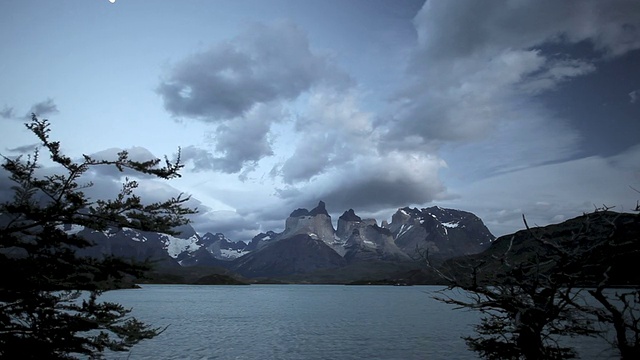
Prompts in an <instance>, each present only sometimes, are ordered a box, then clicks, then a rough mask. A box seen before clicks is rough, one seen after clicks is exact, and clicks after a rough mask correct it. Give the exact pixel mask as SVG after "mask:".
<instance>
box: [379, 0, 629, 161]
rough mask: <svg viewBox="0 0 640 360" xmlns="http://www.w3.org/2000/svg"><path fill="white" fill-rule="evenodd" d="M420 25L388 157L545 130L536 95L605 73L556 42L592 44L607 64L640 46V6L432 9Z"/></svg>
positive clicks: (523, 4)
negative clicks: (510, 130)
mask: <svg viewBox="0 0 640 360" xmlns="http://www.w3.org/2000/svg"><path fill="white" fill-rule="evenodd" d="M414 24H415V27H416V30H417V32H418V44H417V47H416V48H415V49H414V50H413V52H412V54H411V55H410V62H409V65H408V67H407V77H406V84H407V85H406V86H405V87H404V88H403V89H401V90H400V91H398V92H397V93H396V96H395V97H393V106H392V108H393V110H392V111H390V114H392V115H390V116H388V117H387V118H386V119H385V120H384V121H381V122H380V123H379V124H378V125H379V126H382V127H385V128H387V129H388V134H387V136H385V137H384V142H383V144H382V147H381V148H382V149H406V148H407V144H410V147H413V148H415V147H417V146H422V147H424V148H435V149H438V148H439V147H440V146H442V144H448V143H452V142H453V143H456V142H457V143H469V142H476V141H482V140H485V139H488V138H490V137H491V135H492V134H493V133H494V132H495V131H496V130H497V129H500V128H501V127H503V126H504V123H506V122H518V123H522V124H536V125H540V126H543V128H546V125H545V124H546V123H545V121H540V120H541V119H539V118H538V116H539V115H540V112H539V111H538V109H537V107H538V106H539V104H538V103H536V102H537V101H538V102H539V101H541V100H540V98H538V97H532V95H536V96H537V95H540V94H543V93H545V92H550V91H552V90H557V89H558V88H559V85H560V84H564V83H566V82H568V81H571V80H574V79H577V78H579V77H583V76H585V75H587V74H593V73H595V72H596V71H597V66H598V65H599V64H597V63H596V61H595V60H594V58H593V57H590V58H586V59H585V58H575V57H572V55H573V54H569V53H562V52H558V50H560V49H561V48H559V47H555V48H554V52H550V51H547V50H548V48H549V46H548V44H562V45H563V46H564V48H565V49H566V48H567V45H571V44H576V43H588V44H590V48H591V50H592V52H593V53H595V54H596V55H597V56H596V58H595V59H596V60H598V61H604V60H603V59H611V58H613V57H616V56H620V55H622V54H625V53H627V52H629V51H631V50H634V49H638V48H640V3H639V2H637V1H625V0H620V1H610V2H609V1H607V2H603V1H597V0H589V1H578V0H575V1H574V0H571V1H553V0H542V1H538V0H535V1H534V0H529V1H519V2H510V1H506V0H505V1H492V2H489V3H480V2H476V1H472V0H470V1H467V0H463V1H455V2H449V1H428V2H426V3H425V4H424V6H423V8H422V9H421V10H420V12H419V13H418V14H417V16H416V17H415V19H414ZM557 120H558V119H557V117H551V118H549V119H547V123H548V122H552V121H557ZM551 128H552V127H551V126H550V127H549V129H551ZM568 136H569V137H571V138H575V135H574V134H568ZM545 155H547V156H548V157H549V158H548V159H547V160H548V161H552V160H554V154H552V153H550V152H548V153H547V154H545Z"/></svg>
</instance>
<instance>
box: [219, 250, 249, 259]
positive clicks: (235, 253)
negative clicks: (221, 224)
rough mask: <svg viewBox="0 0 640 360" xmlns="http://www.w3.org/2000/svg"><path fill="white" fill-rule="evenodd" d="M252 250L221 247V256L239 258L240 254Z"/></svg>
mask: <svg viewBox="0 0 640 360" xmlns="http://www.w3.org/2000/svg"><path fill="white" fill-rule="evenodd" d="M249 252H250V251H245V250H233V249H220V256H221V257H222V258H225V259H237V258H239V257H240V256H243V255H246V254H248V253H249Z"/></svg>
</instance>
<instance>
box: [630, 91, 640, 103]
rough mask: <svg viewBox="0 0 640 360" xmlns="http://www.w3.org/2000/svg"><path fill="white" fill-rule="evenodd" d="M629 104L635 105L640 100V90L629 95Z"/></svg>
mask: <svg viewBox="0 0 640 360" xmlns="http://www.w3.org/2000/svg"><path fill="white" fill-rule="evenodd" d="M629 98H630V100H629V102H630V103H632V104H635V103H636V102H637V101H638V100H640V89H638V90H633V91H632V92H630V93H629Z"/></svg>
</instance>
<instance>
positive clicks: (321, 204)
mask: <svg viewBox="0 0 640 360" xmlns="http://www.w3.org/2000/svg"><path fill="white" fill-rule="evenodd" d="M320 214H322V215H327V216H329V213H328V212H327V209H326V208H325V204H324V201H320V202H319V203H318V206H316V207H315V208H314V209H313V210H311V211H309V215H310V216H316V215H320Z"/></svg>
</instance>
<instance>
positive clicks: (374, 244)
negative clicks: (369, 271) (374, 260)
mask: <svg viewBox="0 0 640 360" xmlns="http://www.w3.org/2000/svg"><path fill="white" fill-rule="evenodd" d="M362 242H363V243H364V245H365V246H368V247H372V248H377V246H376V243H374V242H373V241H370V240H363V241H362Z"/></svg>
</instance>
